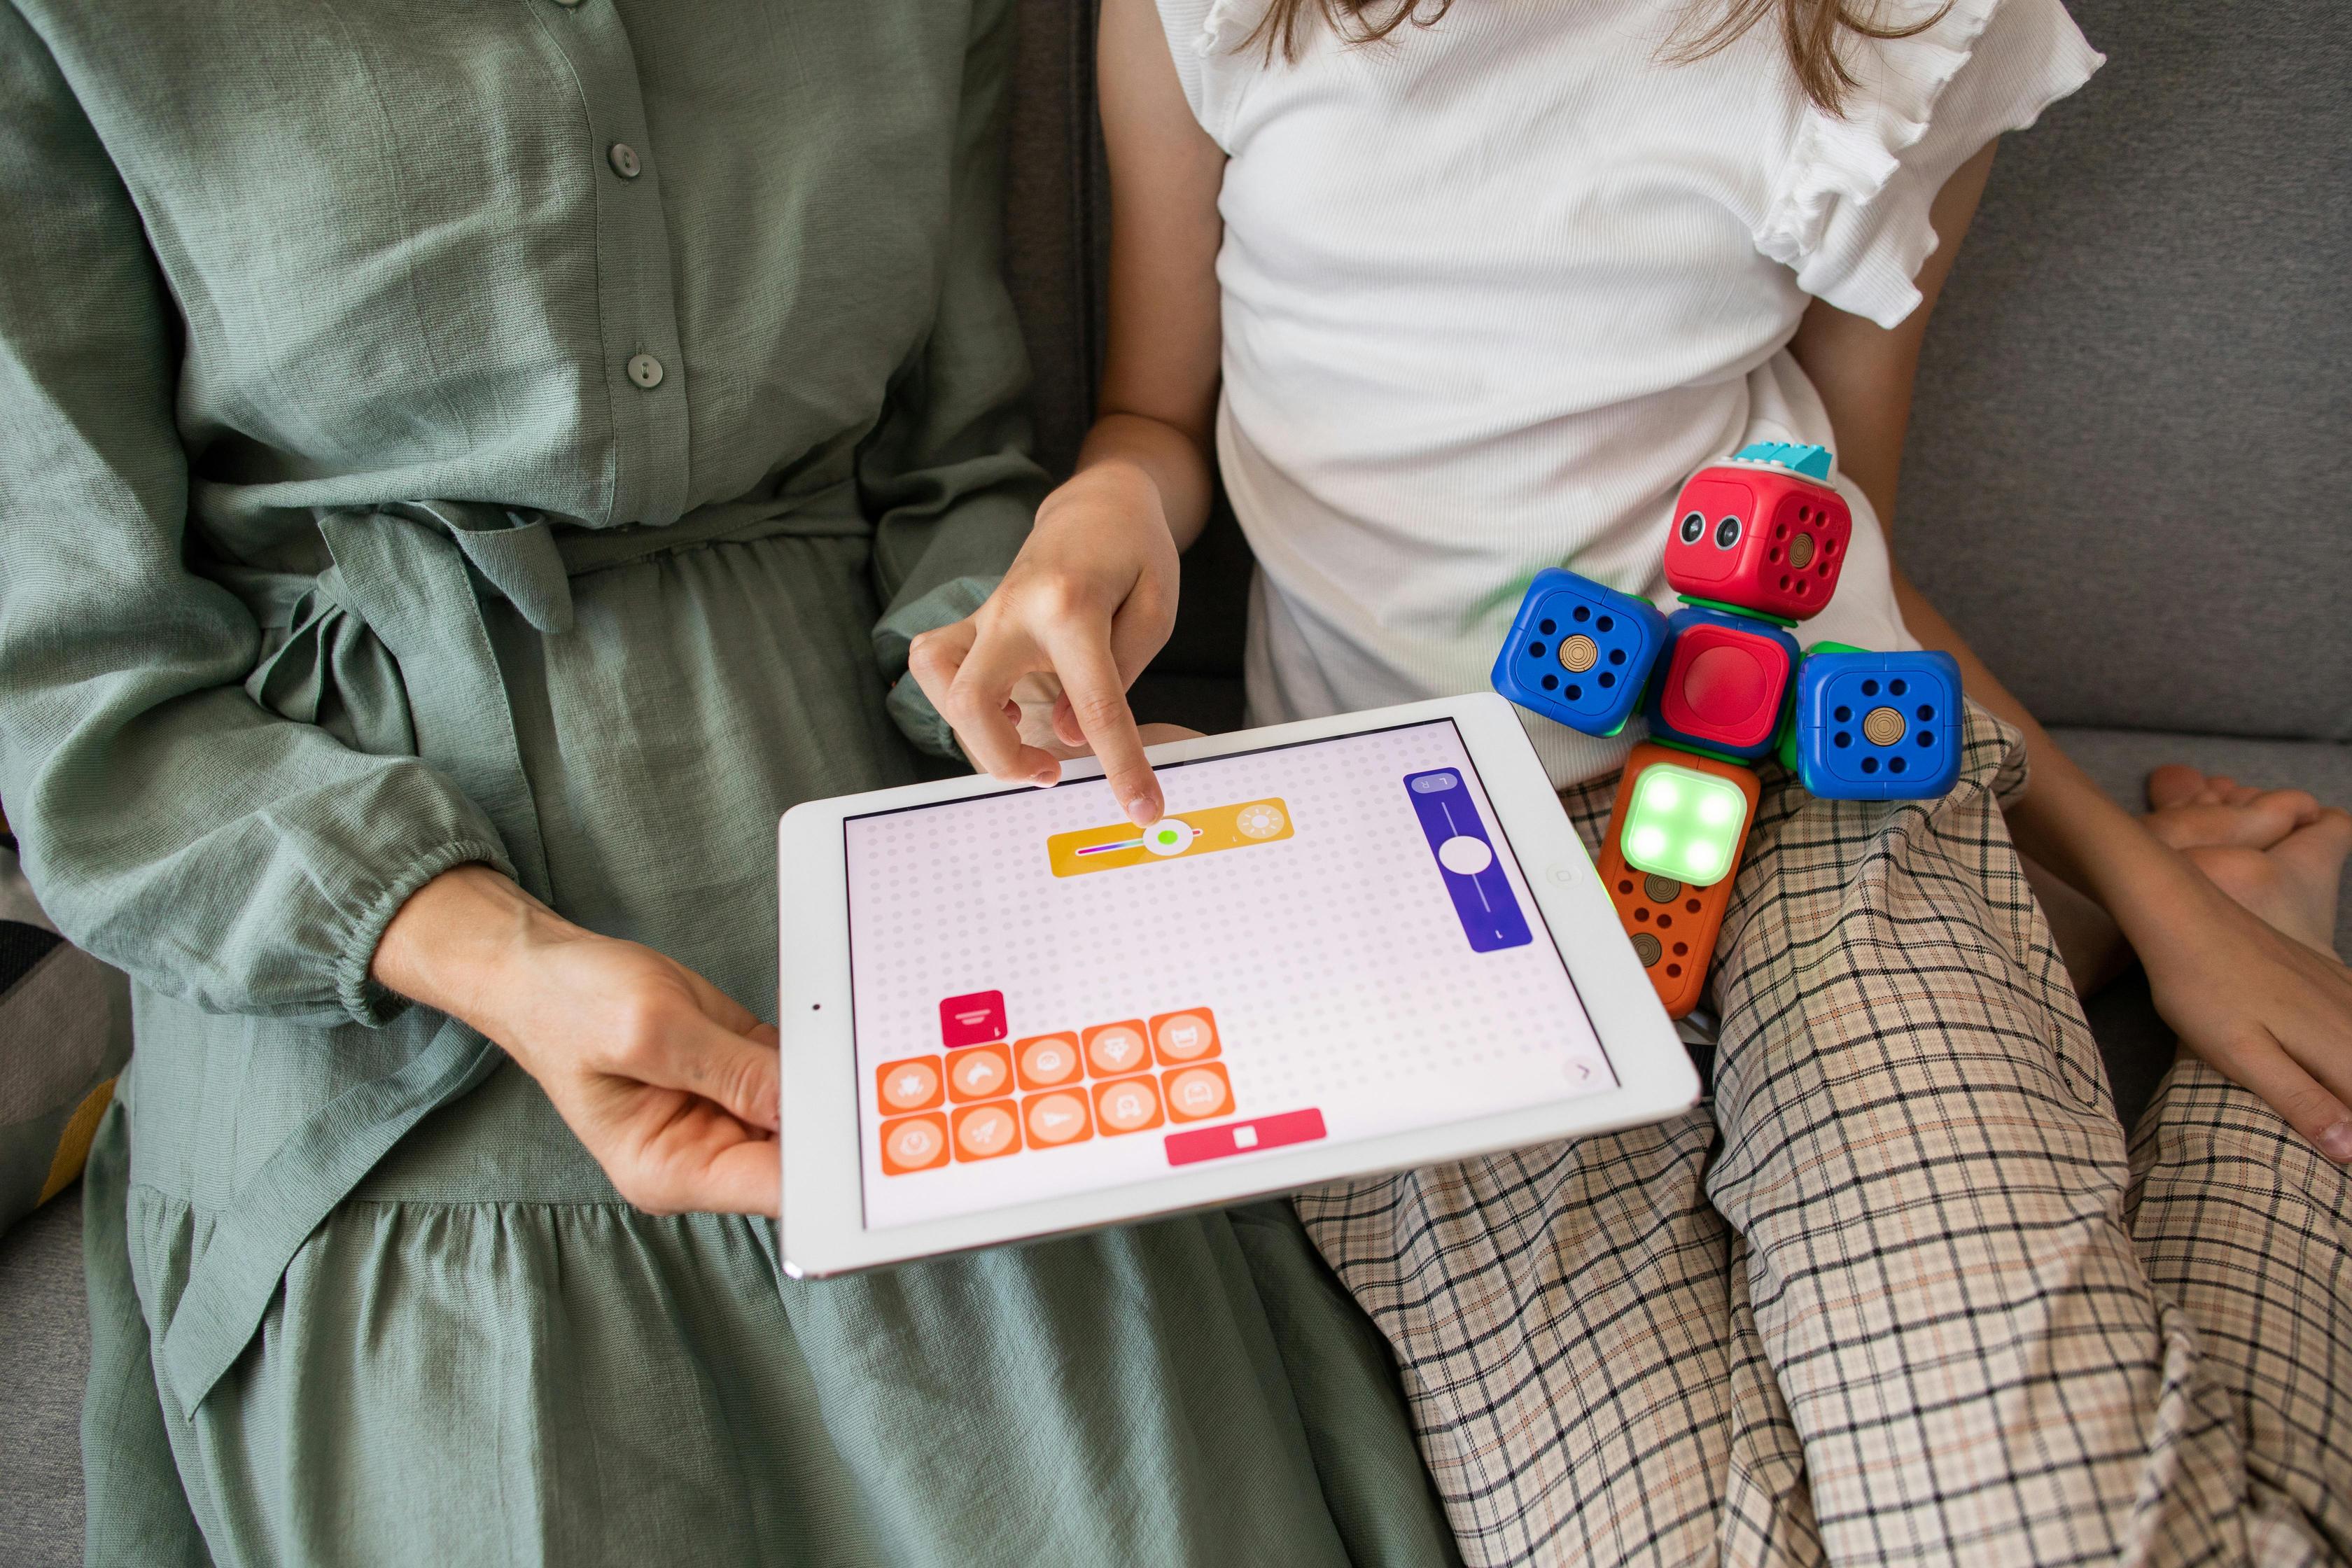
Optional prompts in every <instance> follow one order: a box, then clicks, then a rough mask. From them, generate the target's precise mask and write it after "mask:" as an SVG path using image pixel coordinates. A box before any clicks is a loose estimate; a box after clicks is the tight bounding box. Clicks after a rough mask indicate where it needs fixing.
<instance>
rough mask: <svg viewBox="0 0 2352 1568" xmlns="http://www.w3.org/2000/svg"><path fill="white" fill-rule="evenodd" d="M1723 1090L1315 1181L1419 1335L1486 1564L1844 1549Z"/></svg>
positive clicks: (1331, 1227)
mask: <svg viewBox="0 0 2352 1568" xmlns="http://www.w3.org/2000/svg"><path fill="white" fill-rule="evenodd" d="M1714 1142H1715V1129H1714V1124H1713V1122H1712V1121H1710V1120H1709V1119H1708V1117H1707V1115H1706V1111H1705V1110H1703V1109H1702V1110H1696V1111H1692V1112H1690V1113H1689V1114H1687V1115H1685V1116H1682V1117H1679V1118H1676V1119H1675V1121H1670V1122H1667V1123H1665V1124H1664V1125H1663V1126H1659V1127H1648V1128H1640V1129H1636V1130H1634V1131H1630V1132H1623V1133H1614V1134H1610V1135H1607V1136H1603V1137H1598V1138H1586V1139H1580V1140H1578V1141H1576V1142H1570V1143H1554V1144H1549V1145H1546V1146H1544V1147H1541V1148H1537V1149H1528V1150H1522V1151H1520V1152H1517V1153H1513V1154H1504V1155H1496V1156H1495V1157H1493V1158H1490V1159H1483V1160H1473V1161H1468V1162H1465V1163H1462V1164H1457V1165H1446V1166H1438V1167H1433V1168H1431V1169H1428V1170H1422V1171H1413V1172H1409V1173H1404V1174H1402V1175H1396V1176H1386V1177H1380V1178H1376V1179H1373V1180H1370V1181H1363V1182H1350V1183H1343V1184H1335V1185H1333V1186H1329V1187H1325V1188H1321V1189H1318V1190H1317V1191H1314V1192H1309V1193H1302V1194H1299V1195H1298V1196H1297V1199H1296V1200H1295V1201H1296V1203H1297V1207H1298V1213H1299V1215H1300V1217H1301V1218H1302V1219H1303V1220H1304V1221H1305V1222H1306V1225H1307V1232H1308V1234H1309V1235H1311V1236H1312V1237H1314V1238H1315V1242H1316V1245H1317V1246H1318V1247H1319V1248H1320V1249H1321V1250H1322V1252H1323V1255H1324V1256H1325V1258H1328V1259H1329V1260H1330V1262H1331V1265H1332V1267H1333V1268H1334V1269H1335V1270H1336V1271H1337V1272H1338V1274H1339V1279H1340V1280H1341V1281H1342V1282H1343V1283H1344V1284H1345V1285H1346V1286H1347V1287H1348V1289H1349V1292H1350V1293H1351V1294H1353V1295H1354V1296H1355V1298H1356V1300H1358V1301H1359V1302H1360V1303H1361V1304H1362V1305H1363V1307H1364V1308H1365V1309H1366V1310H1368V1311H1369V1312H1370V1314H1371V1317H1372V1320H1373V1321H1374V1322H1375V1323H1376V1324H1378V1325H1379V1327H1380V1329H1381V1333H1382V1334H1383V1335H1384V1336H1385V1337H1386V1338H1387V1340H1388V1342H1389V1344H1390V1347H1391V1350H1392V1351H1393V1352H1395V1355H1396V1358H1397V1362H1398V1371H1399V1373H1400V1374H1401V1377H1402V1382H1403V1385H1404V1391H1405V1396H1406V1399H1407V1400H1408V1402H1409V1403H1410V1405H1411V1406H1412V1416H1413V1426H1414V1429H1415V1432H1416V1435H1417V1436H1418V1437H1419V1439H1420V1443H1421V1451H1422V1455H1423V1458H1424V1460H1425V1461H1426V1462H1427V1463H1428V1466H1429V1469H1430V1474H1431V1477H1432V1478H1433V1480H1434V1481H1435V1483H1436V1486H1437V1489H1438V1493H1439V1495H1440V1497H1441V1498H1443V1499H1444V1504H1445V1510H1446V1517H1447V1520H1448V1521H1449V1522H1450V1523H1451V1524H1452V1526H1453V1528H1454V1536H1455V1539H1456V1541H1457V1542H1459V1544H1460V1547H1461V1552H1462V1558H1463V1561H1464V1563H1465V1564H1467V1565H1468V1568H1501V1565H1503V1564H1507V1563H1514V1564H1516V1563H1543V1564H1562V1565H1565V1564H1570V1563H1574V1564H1579V1565H1582V1564H1588V1563H1591V1564H1617V1563H1645V1564H1653V1563H1654V1564H1661V1565H1663V1564H1669V1563H1694V1562H1706V1561H1709V1560H1714V1561H1721V1562H1726V1563H1748V1564H1773V1565H1776V1568H1777V1565H1780V1564H1788V1565H1790V1568H1796V1565H1810V1564H1812V1563H1819V1562H1820V1561H1821V1554H1820V1543H1819V1541H1818V1538H1817V1537H1816V1535H1815V1533H1814V1531H1813V1529H1812V1522H1811V1515H1810V1513H1809V1511H1808V1510H1807V1505H1806V1500H1805V1495H1804V1477H1803V1468H1802V1463H1801V1458H1800V1455H1799V1452H1798V1447H1797V1442H1796V1433H1795V1430H1794V1428H1793V1427H1791V1426H1790V1425H1789V1419H1788V1415H1787V1412H1786V1411H1785V1410H1784V1409H1783V1408H1782V1407H1781V1405H1780V1396H1779V1394H1778V1392H1777V1390H1776V1389H1775V1388H1774V1386H1773V1384H1772V1376H1771V1370H1770V1368H1769V1366H1768V1365H1767V1364H1766V1363H1765V1361H1764V1358H1763V1354H1762V1352H1761V1348H1760V1346H1759V1342H1758V1340H1757V1336H1756V1332H1755V1329H1754V1322H1753V1319H1752V1317H1751V1316H1750V1315H1749V1314H1748V1312H1747V1310H1746V1307H1747V1300H1746V1298H1747V1291H1746V1288H1745V1284H1744V1279H1743V1276H1744V1273H1745V1268H1744V1266H1743V1261H1742V1249H1741V1247H1739V1244H1738V1239H1737V1238H1736V1237H1733V1236H1732V1235H1731V1234H1730V1233H1729V1231H1728V1230H1727V1227H1726V1226H1725V1225H1724V1223H1723V1219H1722V1217H1721V1216H1720V1215H1717V1213H1716V1212H1715V1211H1714V1209H1712V1208H1711V1207H1709V1206H1708V1204H1707V1201H1706V1194H1705V1193H1704V1191H1703V1190H1702V1182H1703V1173H1704V1169H1705V1165H1706V1158H1707V1153H1708V1151H1709V1149H1710V1148H1711V1147H1712V1145H1713V1143H1714Z"/></svg>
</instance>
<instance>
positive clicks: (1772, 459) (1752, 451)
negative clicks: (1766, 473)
mask: <svg viewBox="0 0 2352 1568" xmlns="http://www.w3.org/2000/svg"><path fill="white" fill-rule="evenodd" d="M1733 456H1734V458H1737V460H1738V461H1740V462H1743V463H1777V464H1779V465H1780V467H1781V468H1790V469H1793V470H1795V471H1796V472H1798V473H1801V474H1802V475H1804V476H1805V478H1807V479H1819V480H1821V481H1822V483H1823V484H1827V483H1829V478H1830V465H1831V464H1832V462H1834V461H1836V458H1834V457H1833V456H1832V454H1831V452H1830V449H1829V448H1828V447H1804V446H1799V445H1798V444H1797V443H1796V442H1793V441H1759V442H1757V443H1755V444H1754V445H1753V446H1749V447H1741V448H1740V449H1739V450H1738V452H1736V453H1734V454H1733Z"/></svg>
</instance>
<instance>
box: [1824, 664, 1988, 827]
mask: <svg viewBox="0 0 2352 1568" xmlns="http://www.w3.org/2000/svg"><path fill="white" fill-rule="evenodd" d="M1960 703H1961V696H1960V667H1959V665H1958V663H1957V662H1956V661H1955V660H1954V659H1953V658H1952V656H1951V655H1950V654H1948V653H1937V652H1936V651H1934V650H1933V649H1927V648H1923V649H1921V650H1919V651H1918V652H1916V653H1817V654H1815V655H1813V656H1812V657H1811V658H1808V659H1806V660H1805V663H1804V667H1803V668H1801V669H1800V670H1799V671H1798V672H1797V777H1798V778H1799V780H1801V782H1802V783H1803V784H1804V786H1805V787H1806V788H1807V789H1809V790H1811V791H1812V793H1813V794H1814V795H1819V796H1820V797H1821V798H1822V799H1823V800H1932V799H1934V798H1936V797H1937V796H1938V795H1945V794H1948V793H1949V791H1950V790H1951V787H1952V784H1954V782H1955V781H1957V780H1958V778H1959V776H1960V738H1961V718H1962V710H1961V706H1960Z"/></svg>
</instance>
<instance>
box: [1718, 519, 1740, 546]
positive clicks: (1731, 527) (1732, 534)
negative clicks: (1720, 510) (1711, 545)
mask: <svg viewBox="0 0 2352 1568" xmlns="http://www.w3.org/2000/svg"><path fill="white" fill-rule="evenodd" d="M1738 542H1739V520H1738V518H1736V517H1727V518H1725V519H1724V520H1723V521H1721V522H1718V523H1717V524H1716V525H1715V547H1716V548H1717V550H1728V549H1730V548H1731V547H1732V546H1733V545H1735V544H1737V543H1738Z"/></svg>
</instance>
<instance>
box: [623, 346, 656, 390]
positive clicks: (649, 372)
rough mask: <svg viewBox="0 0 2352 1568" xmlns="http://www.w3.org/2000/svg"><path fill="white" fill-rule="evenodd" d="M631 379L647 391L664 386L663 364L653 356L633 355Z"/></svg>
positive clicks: (630, 371)
mask: <svg viewBox="0 0 2352 1568" xmlns="http://www.w3.org/2000/svg"><path fill="white" fill-rule="evenodd" d="M629 379H630V380H631V381H634V382H635V383H636V384H638V385H639V386H642V387H646V388H647V389H651V388H653V387H656V386H659V385H660V384H662V362H661V361H659V360H657V359H656V358H654V356H653V355H651V354H631V355H630V356H629Z"/></svg>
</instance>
